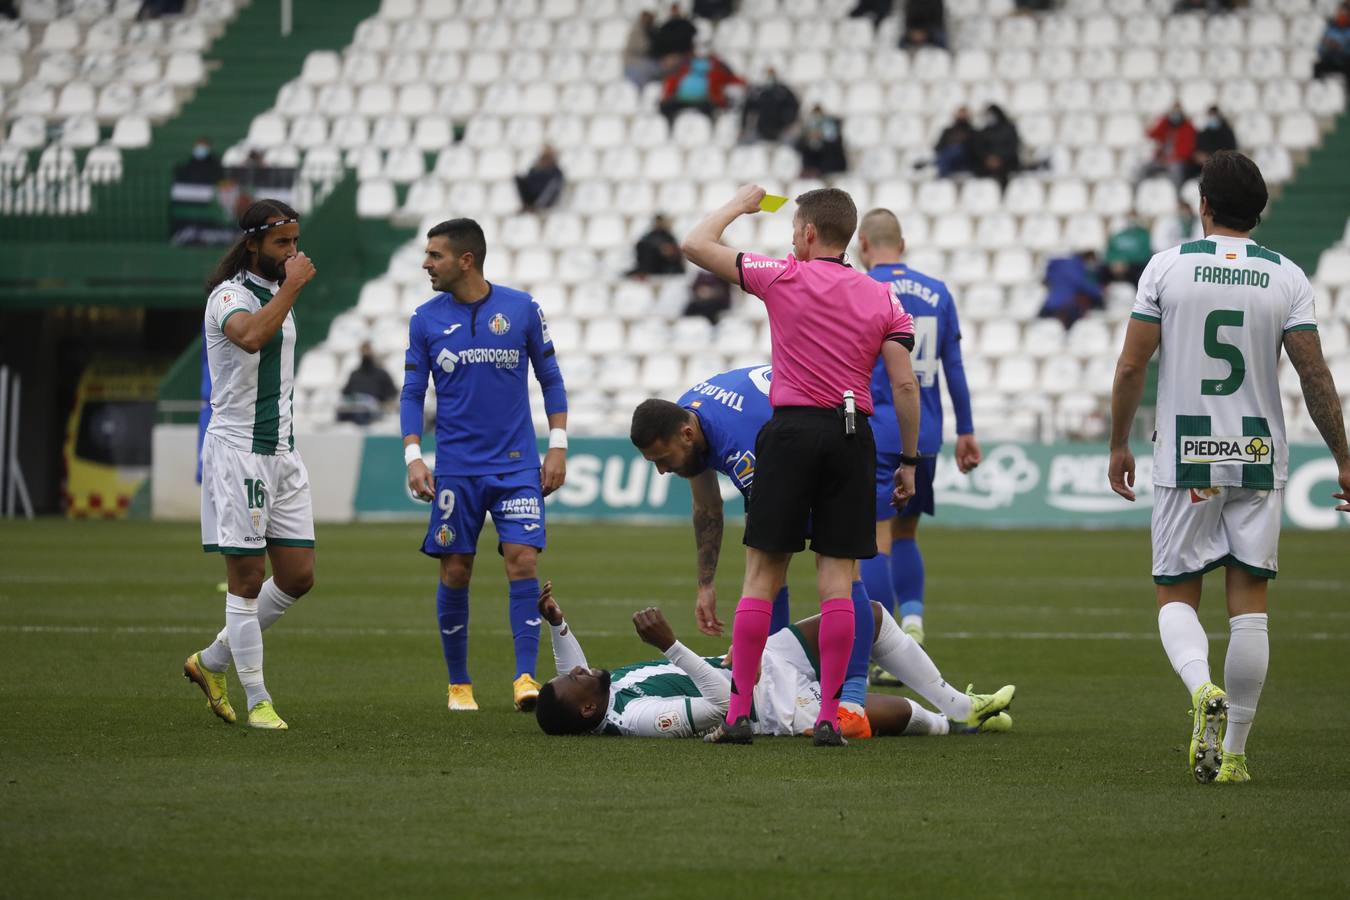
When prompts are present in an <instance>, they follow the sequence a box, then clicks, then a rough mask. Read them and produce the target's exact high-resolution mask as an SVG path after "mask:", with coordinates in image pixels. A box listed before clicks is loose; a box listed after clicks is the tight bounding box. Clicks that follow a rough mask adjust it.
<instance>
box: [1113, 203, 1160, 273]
mask: <svg viewBox="0 0 1350 900" xmlns="http://www.w3.org/2000/svg"><path fill="white" fill-rule="evenodd" d="M1152 256H1153V250H1152V248H1151V245H1150V238H1149V233H1148V229H1147V228H1145V227H1144V225H1143V223H1142V222H1140V221H1139V216H1138V215H1137V214H1135V213H1134V212H1131V213H1130V217H1129V218H1128V219H1127V220H1126V222H1125V227H1123V228H1121V229H1120V230H1119V231H1117V232H1116V233H1115V234H1113V235H1111V237H1110V239H1109V240H1107V242H1106V254H1105V256H1104V258H1103V260H1102V269H1101V282H1102V284H1110V283H1111V282H1113V281H1128V282H1129V283H1130V284H1133V285H1135V286H1136V287H1137V286H1138V285H1139V276H1140V275H1142V274H1144V266H1146V265H1148V261H1149V259H1150V258H1151V257H1152Z"/></svg>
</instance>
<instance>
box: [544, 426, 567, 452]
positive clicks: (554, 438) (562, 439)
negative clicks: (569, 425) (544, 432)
mask: <svg viewBox="0 0 1350 900" xmlns="http://www.w3.org/2000/svg"><path fill="white" fill-rule="evenodd" d="M548 449H550V450H566V449H567V430H566V429H564V428H550V429H549V432H548Z"/></svg>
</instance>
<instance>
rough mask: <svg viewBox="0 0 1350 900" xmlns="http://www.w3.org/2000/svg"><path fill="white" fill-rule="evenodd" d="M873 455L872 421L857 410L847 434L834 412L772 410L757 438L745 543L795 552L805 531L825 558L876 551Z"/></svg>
mask: <svg viewBox="0 0 1350 900" xmlns="http://www.w3.org/2000/svg"><path fill="white" fill-rule="evenodd" d="M876 457H877V453H876V442H875V441H874V440H873V439H872V426H871V425H869V424H868V422H867V416H865V415H863V414H862V413H858V414H857V416H856V433H855V434H853V435H851V436H849V435H845V434H844V418H843V413H841V412H840V411H839V410H837V409H821V408H818V407H811V406H786V407H779V408H778V409H775V410H774V413H773V418H771V419H770V420H769V421H768V422H766V423H765V424H764V427H763V428H761V429H760V431H759V436H758V437H757V438H756V439H755V480H754V481H753V482H752V483H751V485H750V502H749V503H748V504H747V505H746V512H745V545H746V546H747V547H754V548H755V549H756V550H763V551H765V552H768V553H797V552H798V551H800V550H802V549H804V548H805V547H806V538H807V537H808V536H809V537H810V538H811V549H812V550H814V551H815V552H816V553H820V554H823V555H825V556H833V557H837V558H840V559H871V558H872V557H873V556H876V554H877V539H876V525H875V522H874V521H873V507H874V505H875V500H874V493H875V491H876V488H875V484H874V482H875V478H876V465H877V459H876Z"/></svg>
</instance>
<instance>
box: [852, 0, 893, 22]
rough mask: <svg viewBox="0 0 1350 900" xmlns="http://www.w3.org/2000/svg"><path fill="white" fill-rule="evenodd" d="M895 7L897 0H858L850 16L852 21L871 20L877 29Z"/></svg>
mask: <svg viewBox="0 0 1350 900" xmlns="http://www.w3.org/2000/svg"><path fill="white" fill-rule="evenodd" d="M894 7H895V0H858V3H857V5H856V6H854V7H853V9H852V10H851V11H850V12H849V14H848V15H849V18H852V19H871V20H872V27H873V28H876V27H877V26H878V25H880V24H881V20H882V19H884V18H886V17H887V16H889V15H890V14H891V10H892V9H894Z"/></svg>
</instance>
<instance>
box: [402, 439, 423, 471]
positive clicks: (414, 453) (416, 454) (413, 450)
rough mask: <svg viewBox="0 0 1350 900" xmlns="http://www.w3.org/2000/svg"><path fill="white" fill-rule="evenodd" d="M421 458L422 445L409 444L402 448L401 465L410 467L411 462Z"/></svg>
mask: <svg viewBox="0 0 1350 900" xmlns="http://www.w3.org/2000/svg"><path fill="white" fill-rule="evenodd" d="M421 458H422V445H421V444H409V445H408V446H406V447H404V448H403V465H405V466H411V465H412V464H413V460H415V459H421Z"/></svg>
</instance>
